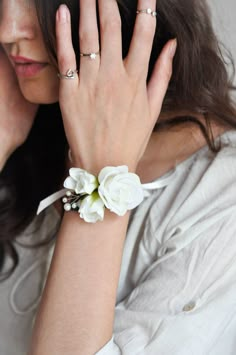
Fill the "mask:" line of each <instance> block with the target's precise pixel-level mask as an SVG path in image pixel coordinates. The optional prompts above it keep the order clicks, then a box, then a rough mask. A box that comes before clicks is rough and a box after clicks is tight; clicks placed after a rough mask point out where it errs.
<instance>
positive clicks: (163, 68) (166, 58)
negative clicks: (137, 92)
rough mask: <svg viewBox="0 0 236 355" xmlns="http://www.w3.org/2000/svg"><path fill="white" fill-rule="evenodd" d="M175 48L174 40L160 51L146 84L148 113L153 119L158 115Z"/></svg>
mask: <svg viewBox="0 0 236 355" xmlns="http://www.w3.org/2000/svg"><path fill="white" fill-rule="evenodd" d="M176 48H177V41H176V39H173V40H170V41H169V42H168V43H167V44H166V45H165V47H164V49H163V50H162V52H161V54H160V56H159V58H158V60H157V62H156V64H155V67H154V70H153V73H152V76H151V79H150V81H149V83H148V99H149V105H150V112H151V115H152V117H153V118H154V119H156V117H157V116H159V114H160V110H161V106H162V102H163V100H164V97H165V95H166V91H167V89H168V85H169V82H170V79H171V75H172V67H173V58H174V56H175V52H176Z"/></svg>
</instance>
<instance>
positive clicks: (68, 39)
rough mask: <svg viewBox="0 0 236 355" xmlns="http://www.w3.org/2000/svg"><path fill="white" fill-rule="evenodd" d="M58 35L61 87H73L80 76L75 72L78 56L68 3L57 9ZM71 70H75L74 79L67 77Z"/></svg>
mask: <svg viewBox="0 0 236 355" xmlns="http://www.w3.org/2000/svg"><path fill="white" fill-rule="evenodd" d="M56 37H57V57H58V68H59V73H60V75H61V77H60V79H61V81H62V83H61V87H62V88H67V87H68V86H69V87H71V85H78V76H77V75H76V74H75V71H76V69H77V68H76V57H75V52H74V48H73V44H72V35H71V16H70V11H69V9H68V7H67V6H66V5H61V6H60V7H59V9H58V11H57V15H56ZM69 71H72V72H74V79H68V78H67V77H66V75H67V74H70V73H69ZM72 74H73V73H72ZM72 82H73V83H72ZM68 83H69V84H68Z"/></svg>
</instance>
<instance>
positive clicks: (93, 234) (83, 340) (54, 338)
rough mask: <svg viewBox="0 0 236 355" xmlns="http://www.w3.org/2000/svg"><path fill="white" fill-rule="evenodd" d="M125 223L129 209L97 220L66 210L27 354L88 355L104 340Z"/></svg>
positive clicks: (110, 317)
mask: <svg viewBox="0 0 236 355" xmlns="http://www.w3.org/2000/svg"><path fill="white" fill-rule="evenodd" d="M127 224H128V214H127V215H126V216H125V217H117V216H116V215H114V214H112V213H110V212H107V213H106V216H105V219H104V221H103V222H101V223H96V224H88V223H85V222H84V221H82V220H81V219H80V218H79V216H78V215H77V214H76V213H66V214H65V216H64V218H63V222H62V226H61V229H60V232H59V235H58V239H57V242H56V247H55V252H54V256H53V260H52V264H51V268H50V271H49V275H48V279H47V283H46V286H45V290H44V293H43V297H42V301H41V304H40V307H39V311H38V315H37V318H36V322H35V327H34V331H33V338H32V344H31V351H30V355H39V354H40V355H42V354H44V355H54V354H55V355H64V354H67V355H70V354H71V355H72V354H73V355H75V354H83V355H86V354H90V355H91V354H94V353H95V352H97V351H98V350H99V349H100V348H101V347H103V346H104V345H105V343H106V342H108V341H109V339H110V338H111V336H112V332H113V320H114V308H115V299H116V291H117V285H118V280H119V273H120V264H121V258H122V251H123V244H124V240H125V235H126V229H127Z"/></svg>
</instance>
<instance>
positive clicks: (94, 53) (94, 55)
mask: <svg viewBox="0 0 236 355" xmlns="http://www.w3.org/2000/svg"><path fill="white" fill-rule="evenodd" d="M98 55H100V51H98V52H92V53H80V56H81V57H89V58H90V59H91V60H94V59H96V58H97V56H98Z"/></svg>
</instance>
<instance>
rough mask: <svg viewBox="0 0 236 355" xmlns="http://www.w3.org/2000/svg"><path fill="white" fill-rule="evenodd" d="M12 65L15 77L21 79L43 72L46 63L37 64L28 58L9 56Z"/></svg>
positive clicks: (37, 62)
mask: <svg viewBox="0 0 236 355" xmlns="http://www.w3.org/2000/svg"><path fill="white" fill-rule="evenodd" d="M10 58H11V60H12V61H13V63H14V68H15V71H16V75H17V76H19V77H23V78H30V77H33V76H36V75H37V74H38V73H39V72H40V71H41V70H43V69H44V68H45V67H46V66H47V65H48V63H44V62H39V61H36V60H33V59H30V58H26V57H21V56H12V55H11V56H10Z"/></svg>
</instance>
